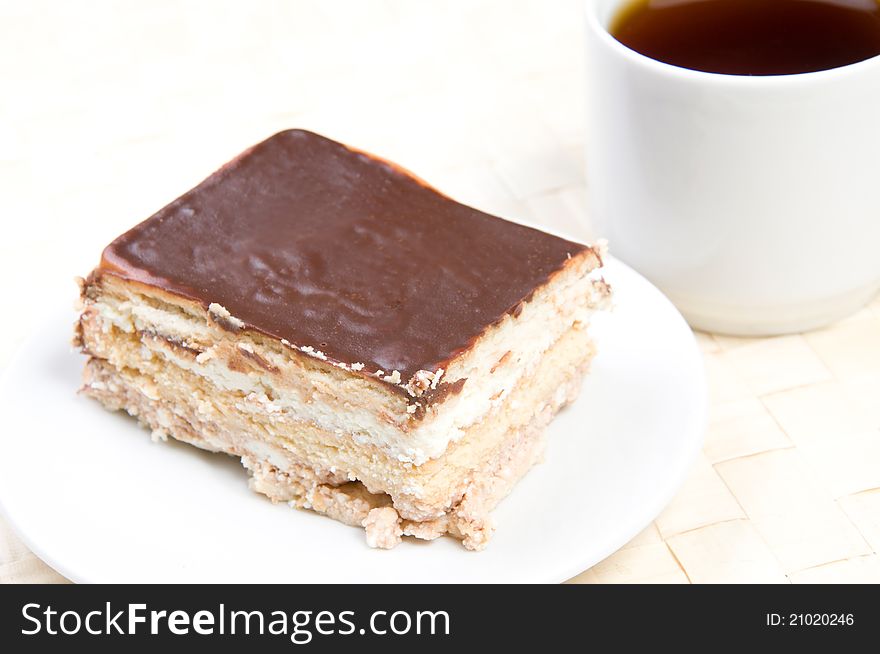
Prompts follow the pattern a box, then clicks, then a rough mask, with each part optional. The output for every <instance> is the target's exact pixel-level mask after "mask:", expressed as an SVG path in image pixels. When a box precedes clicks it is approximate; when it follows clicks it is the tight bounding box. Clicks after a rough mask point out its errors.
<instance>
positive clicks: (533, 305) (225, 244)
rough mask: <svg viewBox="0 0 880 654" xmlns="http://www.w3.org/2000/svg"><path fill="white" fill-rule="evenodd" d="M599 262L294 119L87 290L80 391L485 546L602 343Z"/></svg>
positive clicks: (139, 240)
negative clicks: (596, 337)
mask: <svg viewBox="0 0 880 654" xmlns="http://www.w3.org/2000/svg"><path fill="white" fill-rule="evenodd" d="M600 266H601V258H600V253H599V252H598V251H597V249H595V248H592V247H588V246H585V245H581V244H579V243H573V242H571V241H567V240H564V239H561V238H557V237H555V236H551V235H549V234H545V233H543V232H540V231H537V230H535V229H531V228H528V227H524V226H521V225H517V224H514V223H511V222H508V221H506V220H502V219H500V218H496V217H494V216H490V215H487V214H485V213H482V212H480V211H477V210H475V209H471V208H469V207H466V206H464V205H461V204H459V203H457V202H454V201H453V200H451V199H449V198H447V197H445V196H444V195H442V194H441V193H439V192H437V191H436V190H434V189H433V188H431V187H430V186H428V185H426V184H425V183H424V182H422V181H421V180H419V179H418V178H416V177H414V176H413V175H411V174H409V173H408V172H406V171H404V170H402V169H401V168H399V167H397V166H395V165H393V164H390V163H388V162H386V161H383V160H380V159H378V158H376V157H374V156H371V155H368V154H365V153H363V152H359V151H357V150H353V149H351V148H348V147H346V146H344V145H341V144H339V143H336V142H334V141H331V140H328V139H326V138H323V137H321V136H318V135H316V134H312V133H310V132H305V131H299V130H292V131H286V132H282V133H280V134H277V135H275V136H273V137H271V138H270V139H268V140H266V141H264V142H262V143H260V144H258V145H256V146H255V147H253V148H251V149H250V150H248V151H246V152H244V153H243V154H241V155H240V156H239V157H237V158H236V159H234V160H233V161H232V162H230V163H229V164H227V165H226V166H224V167H223V168H221V169H220V170H219V171H218V172H216V173H214V174H213V175H211V176H210V177H209V178H208V179H206V180H205V181H204V182H202V183H201V184H199V185H198V186H197V187H196V188H194V189H193V190H191V191H189V192H188V193H186V194H185V195H183V196H182V197H180V198H179V199H177V200H175V201H174V202H172V203H171V204H170V205H168V206H167V207H165V208H164V209H162V210H161V211H159V212H158V213H156V214H155V215H154V216H152V217H151V218H149V219H147V220H146V221H144V222H143V223H141V224H140V225H138V226H136V227H134V228H133V229H131V230H130V231H128V232H126V233H125V234H123V235H122V236H120V237H119V238H117V239H116V240H115V241H113V243H111V244H110V245H109V246H108V247H107V248H106V249H105V250H104V253H103V256H102V258H101V262H100V264H99V266H98V267H97V268H96V269H95V270H94V271H93V272H92V273H91V274H90V275H89V277H88V278H87V279H86V280H84V282H83V285H82V313H81V317H80V319H79V322H78V325H77V334H76V340H77V342H78V344H79V345H80V346H81V347H82V350H83V352H85V353H86V354H87V355H88V357H89V358H88V362H87V363H86V368H85V376H84V386H83V391H84V392H85V393H86V394H87V395H89V396H91V397H94V398H95V399H97V400H98V401H100V402H101V403H102V404H104V405H105V406H106V407H108V408H110V409H114V410H116V409H124V410H125V411H127V412H128V413H130V414H132V415H133V416H137V418H138V419H139V420H140V421H141V422H142V423H143V424H145V425H146V426H148V427H149V428H150V429H152V432H153V436H154V437H155V438H161V439H165V438H167V437H169V436H170V437H172V438H175V439H178V440H181V441H185V442H187V443H191V444H193V445H195V446H197V447H200V448H203V449H206V450H211V451H217V452H226V453H227V454H231V455H233V456H237V457H241V461H242V463H243V464H244V466H245V467H246V468H247V469H248V470H249V471H250V474H251V485H252V487H253V488H254V489H255V490H257V491H259V492H260V493H264V494H265V495H268V496H269V497H270V498H272V499H273V500H277V501H284V502H289V503H290V504H291V505H292V506H296V507H300V508H307V509H312V510H313V511H317V512H319V513H323V514H326V515H328V516H330V517H332V518H335V519H337V520H340V521H342V522H345V523H347V524H351V525H357V526H362V527H364V528H365V529H366V535H367V541H368V543H369V544H370V545H372V546H376V547H392V546H393V545H395V544H396V543H398V542H399V541H400V540H401V536H403V535H409V536H414V537H417V538H424V539H433V538H436V537H438V536H440V535H442V534H446V533H448V534H451V535H453V536H455V537H457V538H460V539H462V540H463V542H464V545H465V547H468V548H470V549H480V548H482V547H483V546H484V545H485V544H486V542H487V540H488V538H489V537H490V536H491V533H492V531H493V528H492V523H491V519H490V515H489V514H490V511H491V510H492V508H493V507H494V506H495V505H496V504H497V503H498V501H499V500H501V499H502V498H503V497H504V496H505V495H506V494H507V493H508V492H509V491H510V489H511V488H512V486H513V485H514V484H515V483H516V481H517V480H518V479H519V478H520V477H522V476H523V475H524V474H525V473H526V471H527V470H528V469H529V468H530V467H531V466H532V464H533V463H535V462H536V461H537V460H538V459H539V458H540V457H541V454H542V449H543V436H542V432H543V430H544V427H545V426H546V425H547V423H548V422H549V421H550V420H551V419H552V417H553V415H554V414H555V413H556V411H558V410H559V409H560V408H561V407H562V406H563V405H565V404H566V403H567V402H569V401H571V400H572V399H573V398H574V397H575V395H576V394H577V392H578V388H579V386H580V384H581V378H582V376H583V374H584V373H585V372H586V370H587V368H588V366H589V363H590V360H591V358H592V357H593V353H594V347H593V344H592V342H591V340H590V336H589V333H588V329H587V327H588V325H589V322H590V318H591V315H592V314H593V312H594V311H596V310H597V309H600V308H602V307H603V306H604V305H605V304H606V301H607V298H608V296H609V288H608V286H607V285H606V284H605V282H604V281H603V280H602V278H601V276H600V275H599V271H598V270H597V269H598V268H599V267H600ZM548 501H552V498H548Z"/></svg>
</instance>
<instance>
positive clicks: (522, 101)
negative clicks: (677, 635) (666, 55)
mask: <svg viewBox="0 0 880 654" xmlns="http://www.w3.org/2000/svg"><path fill="white" fill-rule="evenodd" d="M582 23H583V16H582V6H581V0H554V1H553V2H543V1H538V0H531V1H528V0H455V1H449V2H443V3H422V2H411V1H407V0H398V1H392V0H374V1H369V0H367V1H364V0H360V1H354V0H351V1H344V2H339V1H336V2H304V1H303V2H295V1H288V2H283V1H279V2H270V1H265V2H253V3H245V2H237V1H211V2H208V1H204V2H173V1H171V0H156V1H154V2H143V3H135V2H109V1H108V2H90V3H59V2H42V1H33V2H19V3H6V4H4V6H3V9H2V20H0V79H2V80H3V84H4V89H3V101H2V102H0V130H2V131H0V180H2V182H0V183H2V184H3V192H2V193H0V209H2V211H0V215H2V216H3V218H2V220H3V229H4V238H3V239H0V275H2V278H3V279H4V280H6V281H5V282H4V298H5V302H6V305H5V306H6V307H8V308H9V307H14V308H15V311H17V312H21V316H20V318H18V319H16V320H14V321H12V320H8V319H5V320H3V321H2V323H0V336H2V338H0V366H2V365H4V364H5V362H6V361H8V358H9V356H10V354H11V352H12V351H13V350H14V348H15V347H16V345H17V344H18V343H19V342H20V341H21V340H22V339H23V338H24V337H25V336H26V334H27V333H28V331H29V329H30V326H31V325H32V324H33V321H34V320H36V317H37V315H38V313H39V310H40V306H39V305H40V303H39V302H36V301H35V300H34V298H39V297H41V295H46V296H47V297H53V298H55V297H65V293H69V296H70V297H71V298H72V297H73V295H74V287H73V285H72V283H69V282H68V280H69V279H70V278H71V277H72V276H73V275H75V274H82V273H85V272H87V271H88V270H89V269H90V268H91V267H92V266H93V265H94V263H95V262H96V260H97V257H98V254H99V252H100V249H101V247H102V246H103V245H104V243H106V242H108V241H109V240H110V239H111V238H113V237H114V236H116V235H117V234H118V233H119V232H121V231H122V230H124V229H125V228H127V227H128V226H130V225H131V224H132V223H133V222H135V221H137V220H140V219H142V218H144V217H146V216H148V215H150V214H151V213H152V212H153V211H155V210H156V209H157V208H159V207H160V206H162V205H163V204H165V203H166V202H167V201H169V200H170V199H173V198H174V197H176V196H177V195H178V194H180V193H181V192H182V191H184V190H186V189H187V188H189V187H190V186H192V185H193V184H194V183H196V182H198V181H199V180H200V179H201V178H202V177H204V176H205V175H206V174H207V173H209V172H210V171H211V170H213V169H214V168H216V167H217V165H218V164H219V163H221V162H223V161H225V160H226V159H228V158H229V157H230V156H231V155H233V154H235V153H237V152H238V151H240V150H241V149H243V148H244V147H246V146H248V145H250V144H252V143H254V142H256V141H258V140H260V139H262V138H264V137H265V136H267V135H269V134H271V133H273V132H274V131H277V130H280V129H284V128H287V127H305V128H309V129H313V130H315V131H319V132H322V133H325V134H327V135H328V136H331V137H333V138H337V139H339V140H343V141H347V142H350V143H352V144H356V145H357V146H359V147H362V148H365V149H368V150H373V151H375V152H378V153H381V154H382V155H384V156H387V157H389V158H391V159H393V160H396V161H399V162H400V163H402V164H403V165H405V166H407V167H408V168H410V169H412V170H414V171H416V172H417V173H418V174H419V175H421V176H422V177H424V178H426V179H428V180H430V181H431V182H432V183H434V184H435V185H437V186H438V187H439V188H441V189H443V190H444V191H446V192H447V193H449V194H450V195H452V196H454V197H456V198H458V199H461V200H462V201H464V202H467V203H469V204H472V205H475V206H477V207H480V208H482V209H484V210H487V211H490V212H493V213H498V214H501V215H506V216H510V217H512V218H519V219H526V220H530V221H534V222H538V223H543V224H545V225H547V226H548V227H549V228H553V229H557V230H560V231H563V232H567V233H570V234H572V235H574V236H579V237H583V238H588V237H589V236H590V233H589V229H588V223H587V220H586V219H585V217H584V215H585V209H584V206H585V201H584V198H585V193H586V190H585V188H584V183H583V165H584V164H583V161H582V147H583V139H584V134H583V112H584V98H583V97H582V95H581V93H582V91H581V89H582V88H583V84H582V78H583V57H584V54H583V48H582V45H583V44H582V31H581V27H582ZM612 248H613V244H612ZM35 262H39V264H40V265H39V266H34V265H33V264H34V263H35ZM23 275H27V283H23V282H22V276H23ZM7 315H8V314H7ZM698 339H699V342H700V345H701V347H702V349H703V352H704V355H705V359H706V366H707V369H708V373H709V380H710V385H711V404H712V406H711V425H710V429H709V433H708V436H707V440H706V445H705V448H704V451H703V455H702V456H701V457H700V459H699V461H698V462H697V464H696V466H695V467H694V470H693V472H692V474H691V477H690V479H689V481H688V482H687V483H686V484H685V486H684V487H683V488H682V490H681V492H680V493H679V494H678V496H677V497H676V499H675V500H674V501H673V503H672V504H671V505H670V506H669V507H668V508H667V509H666V510H665V511H664V512H663V514H662V515H661V516H660V517H659V518H658V519H657V520H656V521H655V523H654V524H653V525H652V526H651V527H650V528H648V529H647V530H646V531H645V532H643V533H642V534H640V535H639V536H638V537H636V538H635V539H634V540H633V541H632V542H631V543H629V544H628V545H627V546H625V547H624V548H623V549H621V550H620V551H619V552H617V553H616V554H614V555H613V556H611V557H610V558H609V559H607V560H605V561H603V562H602V563H600V564H598V565H596V566H595V567H593V568H592V569H590V570H588V571H586V572H584V573H583V574H581V575H579V576H578V577H577V579H576V580H577V581H581V582H626V581H667V582H688V581H691V582H708V581H716V582H724V581H765V582H782V583H786V582H802V581H880V558H878V556H877V553H878V551H880V549H878V548H880V431H878V429H880V401H878V400H880V302H878V301H875V302H874V303H873V304H872V305H870V306H869V307H867V308H865V309H864V310H863V311H861V312H859V313H858V314H856V315H855V316H853V317H851V318H849V319H847V320H845V321H843V322H841V323H839V324H837V325H835V326H833V327H831V328H828V329H824V330H820V331H817V332H814V333H811V334H808V335H804V336H786V337H781V338H772V339H765V340H751V339H734V338H723V337H713V336H707V335H699V336H698ZM35 428H37V426H35ZM55 580H59V576H58V575H57V574H56V573H54V572H53V571H51V570H50V569H49V568H47V567H46V566H45V565H43V564H42V563H41V562H40V561H39V560H38V559H37V558H36V557H35V556H34V555H33V554H31V553H30V552H28V550H27V549H26V548H25V547H24V546H23V545H22V544H21V543H20V542H19V541H18V540H17V539H16V538H15V536H13V534H12V533H11V531H10V530H9V528H8V526H7V525H5V524H4V523H2V522H0V582H14V581H55Z"/></svg>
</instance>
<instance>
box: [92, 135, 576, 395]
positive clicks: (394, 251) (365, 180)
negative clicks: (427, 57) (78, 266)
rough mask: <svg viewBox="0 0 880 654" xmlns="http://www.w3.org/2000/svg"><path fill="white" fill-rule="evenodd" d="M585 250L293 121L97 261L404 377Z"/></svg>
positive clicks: (464, 344)
mask: <svg viewBox="0 0 880 654" xmlns="http://www.w3.org/2000/svg"><path fill="white" fill-rule="evenodd" d="M589 251H590V248H588V247H587V246H585V245H582V244H580V243H574V242H572V241H567V240H565V239H562V238H558V237H556V236H552V235H550V234H547V233H544V232H541V231H538V230H535V229H531V228H529V227H525V226H522V225H517V224H515V223H511V222H508V221H505V220H502V219H500V218H497V217H494V216H490V215H488V214H486V213H483V212H481V211H477V210H476V209H472V208H470V207H467V206H464V205H462V204H459V203H458V202H455V201H453V200H451V199H450V198H448V197H446V196H445V195H443V194H441V193H439V192H437V191H436V190H434V189H433V188H431V187H430V186H428V185H427V184H425V183H424V182H423V181H421V180H419V179H418V178H416V177H414V176H413V175H411V174H410V173H408V172H406V171H404V170H403V169H401V168H400V167H398V166H395V165H393V164H390V163H388V162H385V161H383V160H381V159H378V158H377V157H374V156H372V155H368V154H365V153H363V152H359V151H357V150H353V149H351V148H348V147H346V146H345V145H342V144H340V143H336V142H334V141H331V140H329V139H326V138H324V137H321V136H318V135H317V134H312V133H310V132H306V131H302V130H289V131H286V132H281V133H279V134H276V135H275V136H273V137H271V138H269V139H267V140H266V141H264V142H262V143H260V144H258V145H256V146H254V147H253V148H251V149H249V150H247V151H246V152H244V153H243V154H241V155H240V156H239V157H237V158H236V159H234V160H233V161H232V162H230V163H229V164H227V165H226V166H224V167H223V168H221V169H220V170H219V171H217V172H216V173H214V174H213V175H211V176H210V177H208V178H207V179H206V180H205V181H204V182H202V183H201V184H199V185H198V186H197V187H195V188H194V189H192V190H191V191H189V192H187V193H185V194H184V195H183V196H181V197H180V198H178V199H177V200H175V201H174V202H172V203H171V204H169V205H168V206H166V207H165V208H164V209H162V210H160V211H159V212H158V213H156V214H155V215H154V216H152V217H151V218H149V219H148V220H146V221H144V222H143V223H141V224H140V225H138V226H137V227H135V228H133V229H132V230H130V231H128V232H127V233H125V234H123V235H122V236H120V237H119V238H117V239H116V240H115V241H113V243H111V244H110V245H109V246H108V247H107V248H106V249H105V251H104V254H103V257H102V261H101V265H100V266H99V268H98V270H97V271H96V273H97V275H102V274H114V275H117V276H119V277H123V278H125V279H129V280H133V281H140V282H143V283H145V284H148V285H151V286H154V287H156V288H160V289H162V290H165V291H167V292H169V293H171V294H173V295H177V296H180V297H185V298H188V299H190V300H192V301H195V302H197V303H199V304H200V305H201V306H202V308H204V309H207V308H208V307H209V306H210V305H211V304H217V305H219V306H221V307H224V308H225V310H227V311H228V312H229V313H231V314H232V316H234V317H235V318H237V319H238V320H239V321H240V323H239V324H240V325H243V326H248V327H250V328H252V329H254V330H257V331H261V332H263V333H265V334H267V335H270V336H273V337H275V338H276V339H285V340H287V341H288V342H290V343H292V344H294V345H296V346H299V347H309V348H313V349H314V350H315V351H321V352H322V353H323V354H324V356H326V357H327V358H328V359H329V360H331V361H334V362H336V363H344V364H353V363H359V364H362V365H363V366H364V368H363V370H364V371H365V372H367V373H376V372H377V371H379V370H381V371H383V372H384V373H389V372H392V371H397V372H398V374H399V376H400V377H401V378H402V380H403V381H404V382H408V381H410V380H412V379H413V377H414V376H415V375H416V374H417V373H418V372H419V371H428V372H432V373H433V372H435V371H436V370H438V369H439V368H443V369H445V370H448V368H449V365H448V364H449V363H450V362H451V361H453V360H454V359H456V358H457V357H459V356H460V354H461V353H462V352H464V351H466V350H468V349H469V348H470V347H472V346H473V344H474V342H475V341H476V339H477V338H479V337H480V335H481V334H483V332H484V331H485V330H486V328H488V327H489V326H491V325H493V324H495V323H497V322H498V321H499V320H502V319H503V318H504V316H506V315H509V314H511V313H515V312H517V311H518V310H519V308H520V306H521V304H522V303H523V302H525V301H527V300H528V299H529V298H530V297H531V295H532V293H533V292H534V291H535V289H537V288H538V287H540V286H542V285H543V284H545V283H547V282H548V281H549V280H550V278H551V277H552V276H553V274H554V273H556V272H557V271H559V270H561V269H563V268H564V267H565V266H566V265H568V262H569V261H570V260H571V259H572V258H573V257H576V256H578V255H581V254H583V253H585V252H589ZM232 324H233V325H235V324H236V323H232Z"/></svg>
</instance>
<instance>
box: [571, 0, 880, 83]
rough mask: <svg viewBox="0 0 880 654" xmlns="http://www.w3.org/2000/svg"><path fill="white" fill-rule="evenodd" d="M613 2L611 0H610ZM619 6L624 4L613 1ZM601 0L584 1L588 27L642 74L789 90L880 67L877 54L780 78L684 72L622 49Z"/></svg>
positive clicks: (696, 71)
mask: <svg viewBox="0 0 880 654" xmlns="http://www.w3.org/2000/svg"><path fill="white" fill-rule="evenodd" d="M609 1H612V0H609ZM613 1H614V2H616V3H618V4H619V3H620V2H622V1H623V0H613ZM600 2H601V0H585V4H586V7H587V9H586V11H587V27H588V29H590V30H592V31H593V32H595V33H596V35H597V36H598V38H599V39H600V40H601V41H602V43H603V44H604V45H605V46H606V47H608V48H610V49H611V50H612V51H614V52H615V53H616V54H617V55H618V56H621V57H623V58H624V59H626V60H627V61H629V62H630V63H632V64H634V65H636V66H639V67H641V68H643V69H645V70H648V71H651V72H655V73H661V74H666V75H671V76H673V77H677V78H679V79H681V80H684V81H697V82H711V83H718V84H727V85H733V86H736V85H749V86H769V85H779V84H784V85H788V86H795V85H805V84H811V83H818V82H826V81H833V80H836V79H840V78H842V77H848V76H850V75H854V74H858V73H861V72H864V71H865V70H866V69H870V68H876V67H878V66H880V54H878V55H875V56H873V57H869V58H868V59H863V60H862V61H857V62H855V63H851V64H846V65H844V66H837V67H836V68H827V69H825V70H815V71H810V72H805V73H787V74H783V75H734V74H731V73H712V72H709V71H705V70H694V69H692V68H683V67H682V66H676V65H675V64H669V63H666V62H664V61H659V60H657V59H652V58H651V57H649V56H647V55H644V54H642V53H640V52H638V51H636V50H633V49H632V48H630V47H629V46H626V45H624V44H623V43H621V42H620V41H618V40H617V39H616V38H614V37H613V36H612V35H611V32H609V31H608V29H607V28H606V27H605V26H604V25H603V24H602V23H601V22H600V21H599V15H598V7H599V4H600Z"/></svg>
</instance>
